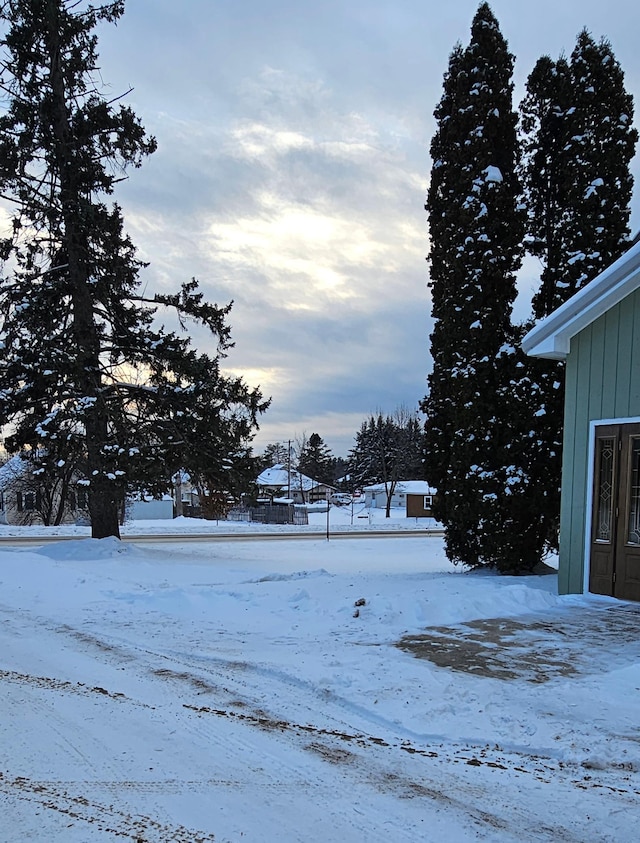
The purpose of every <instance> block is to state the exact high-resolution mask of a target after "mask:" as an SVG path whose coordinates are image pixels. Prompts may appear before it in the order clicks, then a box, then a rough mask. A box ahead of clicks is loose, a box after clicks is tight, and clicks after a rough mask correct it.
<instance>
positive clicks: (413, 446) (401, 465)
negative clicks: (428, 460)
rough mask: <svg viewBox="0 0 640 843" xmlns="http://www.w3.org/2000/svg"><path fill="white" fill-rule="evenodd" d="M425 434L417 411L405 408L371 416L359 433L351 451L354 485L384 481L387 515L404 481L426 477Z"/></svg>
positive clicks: (350, 464)
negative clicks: (390, 413)
mask: <svg viewBox="0 0 640 843" xmlns="http://www.w3.org/2000/svg"><path fill="white" fill-rule="evenodd" d="M423 452H424V434H423V432H422V429H421V426H420V422H419V421H418V418H417V416H416V414H415V413H412V412H410V411H408V410H407V409H406V408H404V407H400V408H399V409H398V410H396V412H395V414H394V415H393V416H383V415H382V413H378V414H377V416H370V417H369V419H367V420H366V421H364V422H363V423H362V426H361V427H360V430H359V431H358V433H357V434H356V442H355V446H354V448H353V450H352V451H351V453H350V454H349V471H350V476H351V486H352V488H356V487H358V488H360V489H362V487H364V486H371V485H375V484H377V483H384V486H385V492H386V496H387V505H386V517H387V518H389V517H390V515H391V498H392V497H393V494H394V492H395V490H396V486H397V485H398V482H399V481H401V480H418V479H420V478H421V477H422V472H423V469H422V459H423Z"/></svg>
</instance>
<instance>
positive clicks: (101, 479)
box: [47, 2, 120, 539]
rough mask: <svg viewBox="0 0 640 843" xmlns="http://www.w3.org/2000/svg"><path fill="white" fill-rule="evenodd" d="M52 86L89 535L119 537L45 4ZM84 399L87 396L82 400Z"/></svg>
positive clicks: (73, 184)
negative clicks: (82, 428)
mask: <svg viewBox="0 0 640 843" xmlns="http://www.w3.org/2000/svg"><path fill="white" fill-rule="evenodd" d="M47 23H48V29H49V33H48V34H49V39H48V45H47V46H48V49H49V52H50V79H51V90H52V94H53V97H52V100H53V101H52V108H53V115H52V125H53V130H54V135H55V140H56V147H55V157H56V164H57V168H58V172H59V178H60V197H61V202H62V208H63V219H64V231H63V234H62V241H63V246H64V249H65V252H66V255H67V261H68V269H67V272H68V276H69V289H70V293H71V299H72V305H73V336H74V343H75V349H74V352H75V355H74V356H75V359H73V358H72V360H71V365H72V366H73V367H74V369H75V371H74V376H75V387H76V390H77V394H78V395H79V396H81V397H82V398H83V399H84V400H85V402H87V406H86V409H85V413H84V416H85V418H84V424H85V432H86V442H87V470H88V479H89V484H90V485H89V515H90V518H91V536H92V538H95V539H101V538H106V537H107V536H116V538H120V524H119V518H118V494H117V487H116V483H115V482H114V481H113V480H111V479H110V478H109V477H108V476H107V473H106V470H105V469H106V467H105V463H104V452H103V448H104V446H105V445H106V444H107V441H108V429H109V425H108V412H107V406H106V402H105V398H104V394H103V392H102V383H101V375H100V339H99V333H98V328H97V326H96V324H95V320H94V314H93V300H92V294H91V292H90V278H89V270H88V267H87V261H86V257H85V256H86V254H87V251H88V246H89V242H90V232H89V231H88V230H87V225H88V222H87V220H86V219H83V211H84V210H86V205H87V198H86V197H85V196H84V195H83V193H82V190H81V189H80V187H79V174H78V173H77V172H76V167H77V166H78V165H77V163H76V162H75V161H74V159H73V149H74V142H73V141H74V139H73V132H72V130H71V126H70V121H69V111H68V107H67V91H66V87H65V79H64V75H63V73H62V60H61V55H60V44H59V34H58V20H57V6H56V3H55V2H49V3H48V5H47ZM87 399H89V400H88V401H87Z"/></svg>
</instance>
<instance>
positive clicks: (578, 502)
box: [558, 290, 640, 594]
mask: <svg viewBox="0 0 640 843" xmlns="http://www.w3.org/2000/svg"><path fill="white" fill-rule="evenodd" d="M638 360H640V290H636V291H635V292H634V293H631V294H630V295H629V296H627V297H626V298H625V299H623V300H622V301H621V302H619V303H618V304H617V305H615V306H614V307H612V308H611V309H610V310H608V311H607V312H606V313H605V314H603V315H602V316H600V317H599V318H598V319H596V320H595V321H594V322H593V323H592V324H591V325H589V326H588V327H587V328H585V329H584V330H582V331H580V332H579V333H578V334H576V336H575V337H573V339H572V340H571V351H570V353H569V356H568V357H567V371H566V398H565V417H564V444H563V467H562V504H561V512H560V569H559V575H558V588H559V591H560V593H561V594H579V593H580V592H582V591H583V587H584V573H585V571H584V565H585V558H584V555H585V531H586V527H587V524H586V517H587V510H588V505H589V499H590V495H591V491H590V489H589V488H588V481H589V475H590V471H589V469H590V463H591V454H590V453H589V432H590V422H592V421H598V420H600V419H624V418H629V417H637V416H640V367H639V366H638V364H637V361H638ZM634 361H635V366H634Z"/></svg>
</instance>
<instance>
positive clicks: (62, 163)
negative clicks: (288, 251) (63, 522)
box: [0, 0, 266, 538]
mask: <svg viewBox="0 0 640 843" xmlns="http://www.w3.org/2000/svg"><path fill="white" fill-rule="evenodd" d="M123 12H124V2H123V1H122V0H120V1H119V2H110V3H105V4H103V5H100V6H98V7H93V6H91V5H86V4H85V3H84V2H83V0H78V1H77V2H71V0H12V2H5V3H3V4H2V6H0V21H2V23H3V24H4V31H5V33H6V34H5V36H4V38H2V40H1V41H0V47H1V49H2V60H1V64H0V67H1V70H0V90H2V92H3V94H4V103H3V105H4V109H3V112H2V114H1V115H0V192H1V193H2V195H3V197H4V199H5V201H8V202H10V203H11V204H12V205H13V208H14V212H13V219H12V223H13V224H12V233H11V236H10V237H8V238H7V239H6V240H4V241H3V242H2V243H1V244H0V257H1V258H2V259H3V260H4V261H7V263H6V265H5V273H4V274H3V276H2V278H1V279H0V320H1V327H0V330H1V334H2V343H1V345H0V396H1V399H2V400H1V401H0V424H7V423H10V424H11V425H12V428H13V434H12V436H11V438H10V440H8V446H9V448H10V449H11V450H15V451H17V450H21V449H23V448H25V447H26V448H27V449H31V451H32V453H33V454H34V455H35V456H36V458H37V456H38V455H39V454H43V455H46V458H45V459H44V460H43V462H42V466H41V469H42V471H43V472H47V471H49V470H52V467H54V466H57V467H60V466H61V465H63V464H64V461H66V460H67V459H68V457H69V454H74V455H77V454H78V453H81V454H82V458H83V459H84V460H85V465H86V476H87V480H88V484H89V485H88V495H89V511H90V516H91V526H92V535H93V536H94V537H97V538H101V537H104V536H110V535H114V536H117V535H119V518H118V513H119V509H121V504H122V501H123V499H124V493H125V490H126V489H127V487H129V488H131V487H132V486H133V487H134V488H135V487H136V486H139V485H143V486H145V487H148V488H155V489H158V490H159V489H161V488H164V489H167V488H168V487H169V485H170V477H171V474H172V473H173V471H175V470H177V468H179V467H184V468H189V467H192V468H195V467H196V465H197V463H198V461H199V460H201V459H202V453H201V446H202V445H203V443H204V442H209V443H210V444H209V453H208V455H207V456H208V457H209V458H214V452H215V459H216V460H217V461H218V463H221V461H222V460H223V459H224V458H225V457H226V455H227V448H228V447H229V441H231V442H233V443H234V444H236V445H238V444H239V443H240V442H241V441H242V440H243V439H245V440H246V439H247V438H250V437H251V435H252V432H253V430H254V428H255V427H256V425H257V415H258V414H259V413H260V412H261V411H262V410H264V409H265V407H266V402H264V401H263V400H262V396H261V395H260V392H259V391H258V390H249V389H248V388H247V387H246V386H245V385H244V384H243V382H242V381H241V379H235V378H227V377H225V376H224V375H223V374H222V373H221V371H220V363H219V361H220V358H221V356H223V355H224V353H225V352H226V350H227V349H228V348H229V347H230V346H231V341H230V331H229V328H228V326H227V325H226V317H227V315H228V312H229V307H230V306H228V307H217V306H215V305H211V304H208V303H206V302H205V301H203V296H202V294H201V293H200V292H199V291H198V285H197V283H196V282H195V281H192V282H190V283H187V284H183V286H182V288H181V290H180V292H179V293H177V294H175V295H168V294H162V295H160V294H158V295H155V296H143V295H142V294H141V292H140V289H139V279H138V276H139V272H140V270H141V269H142V268H143V264H142V263H141V262H140V261H139V260H138V259H137V258H136V255H135V249H134V246H133V244H132V243H131V241H130V239H129V238H128V236H127V235H126V234H125V233H124V231H123V221H122V215H121V211H120V208H119V207H118V205H117V204H108V200H109V197H111V195H112V194H113V192H114V188H115V185H116V183H117V182H118V181H119V180H121V178H122V177H123V175H122V174H123V173H124V172H125V171H126V168H127V167H131V166H133V167H138V166H140V164H141V163H142V160H143V159H144V157H145V156H146V155H148V154H150V153H151V152H153V151H154V149H155V140H154V139H153V138H148V137H147V136H146V135H145V132H144V129H143V127H142V126H141V124H140V122H139V121H138V119H137V117H136V116H135V114H134V113H133V111H132V110H131V109H130V108H128V107H126V106H124V105H121V104H120V105H117V104H116V100H114V99H113V98H110V99H107V98H105V97H104V96H103V94H102V93H101V91H100V90H99V88H98V87H97V82H96V80H97V79H98V78H99V72H98V63H97V52H96V48H97V38H96V35H95V28H96V26H97V25H98V24H99V23H101V22H109V23H115V22H116V21H117V20H118V19H119V18H120V17H121V15H122V14H123ZM167 308H169V309H171V310H173V311H175V312H177V313H178V315H179V318H180V320H181V323H182V321H183V320H184V319H190V320H196V321H199V322H201V323H203V324H204V325H205V326H207V327H208V328H209V329H210V331H211V333H212V335H213V337H214V339H215V341H216V342H217V346H218V350H217V352H216V354H215V356H208V355H206V354H198V353H196V352H195V350H194V349H192V348H191V346H190V340H189V339H188V337H186V336H184V335H180V334H177V333H173V332H169V331H167V330H165V329H164V328H163V327H160V326H158V324H157V315H156V312H157V311H158V310H161V311H162V310H165V309H167ZM216 445H217V446H218V447H217V448H216V447H215V446H216Z"/></svg>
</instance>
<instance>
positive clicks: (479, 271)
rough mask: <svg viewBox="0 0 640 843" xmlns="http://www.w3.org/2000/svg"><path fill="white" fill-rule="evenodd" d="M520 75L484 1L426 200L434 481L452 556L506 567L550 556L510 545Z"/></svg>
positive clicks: (446, 105)
mask: <svg viewBox="0 0 640 843" xmlns="http://www.w3.org/2000/svg"><path fill="white" fill-rule="evenodd" d="M512 73H513V56H512V55H511V54H510V53H509V51H508V48H507V44H506V41H505V39H504V38H503V36H502V34H501V32H500V28H499V26H498V22H497V21H496V18H495V17H494V15H493V13H492V12H491V9H490V8H489V6H488V4H486V3H482V4H481V5H480V7H479V9H478V12H477V14H476V16H475V18H474V20H473V25H472V29H471V41H470V44H469V46H468V47H466V48H465V49H462V48H461V47H459V46H458V47H456V49H455V50H454V52H453V53H452V55H451V58H450V62H449V68H448V72H447V73H446V75H445V79H444V91H443V96H442V99H441V101H440V103H439V105H438V107H437V109H436V111H435V117H436V120H437V122H438V128H437V132H436V135H435V137H434V138H433V141H432V144H431V156H432V159H433V167H432V172H431V181H430V185H429V191H428V196H427V204H426V208H427V211H428V214H429V227H430V241H431V252H430V256H429V260H430V265H431V271H430V279H431V280H430V287H431V294H432V301H433V317H434V319H435V326H434V330H433V333H432V335H431V353H432V357H433V372H432V374H431V375H430V376H429V394H428V395H427V397H426V398H425V400H424V403H423V405H422V409H423V411H424V412H425V414H426V416H427V422H426V450H425V467H426V477H427V479H428V481H429V483H430V484H431V485H432V486H434V487H435V488H436V490H437V492H438V497H437V502H436V504H435V514H436V517H437V518H438V519H439V520H440V521H442V523H443V524H444V526H445V530H446V547H447V554H448V556H449V558H450V559H452V560H453V561H455V562H462V563H464V564H466V565H471V566H476V565H482V564H489V565H493V564H495V565H498V566H499V567H500V568H501V569H510V568H514V567H523V568H527V567H532V565H533V564H535V561H537V558H539V552H538V553H537V555H536V551H535V550H534V551H533V552H529V551H528V550H527V548H526V545H525V552H524V554H522V553H520V554H519V555H517V556H516V557H515V558H514V555H513V547H512V546H508V545H506V544H505V543H504V542H501V541H500V535H501V534H502V532H503V525H504V523H505V521H506V522H508V523H509V525H510V529H513V530H515V531H517V530H518V529H519V521H522V514H521V512H520V508H519V507H517V508H515V509H514V507H513V501H515V500H516V498H515V496H514V495H513V494H511V490H512V489H513V488H516V487H517V486H518V485H522V484H521V483H520V480H521V470H520V468H519V467H518V466H517V464H516V463H514V462H513V460H512V453H511V447H510V446H511V436H512V432H511V431H510V428H511V426H512V424H513V423H514V422H515V418H514V417H513V415H512V413H513V407H512V406H511V397H510V396H511V393H512V389H510V388H509V385H510V384H509V382H510V379H511V378H512V377H514V376H515V375H517V367H516V364H515V362H514V354H513V341H514V335H513V331H512V328H511V312H512V304H513V301H514V299H515V297H516V284H515V276H516V272H517V270H518V268H519V266H520V262H521V255H522V239H523V234H524V214H523V211H522V209H521V207H520V204H519V195H520V185H519V181H518V179H517V177H516V166H517V162H518V145H517V139H516V125H517V116H516V114H515V113H514V111H513V108H512V89H513V85H512V81H511V80H512ZM518 500H519V499H518Z"/></svg>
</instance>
